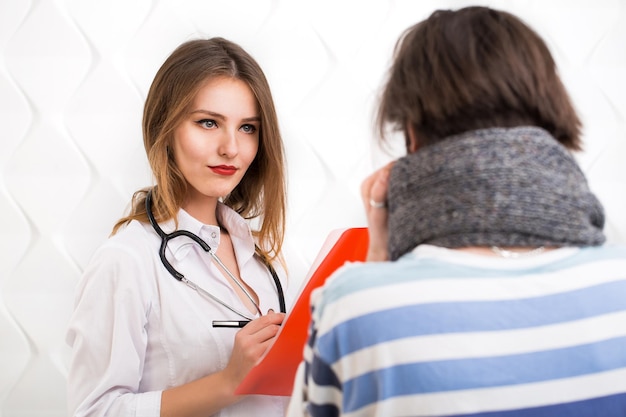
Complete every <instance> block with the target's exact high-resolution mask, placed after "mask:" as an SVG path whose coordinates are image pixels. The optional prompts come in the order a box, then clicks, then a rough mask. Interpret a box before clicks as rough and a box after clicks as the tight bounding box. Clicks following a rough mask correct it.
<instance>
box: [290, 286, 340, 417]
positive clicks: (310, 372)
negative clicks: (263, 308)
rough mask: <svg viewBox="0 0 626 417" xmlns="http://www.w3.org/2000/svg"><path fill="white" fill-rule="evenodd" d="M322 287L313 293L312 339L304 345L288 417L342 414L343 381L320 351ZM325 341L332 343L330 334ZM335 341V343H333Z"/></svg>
mask: <svg viewBox="0 0 626 417" xmlns="http://www.w3.org/2000/svg"><path fill="white" fill-rule="evenodd" d="M322 294H323V291H322V288H320V289H316V290H314V291H313V293H312V294H311V305H312V306H313V307H312V314H311V324H310V327H309V335H308V341H307V343H306V345H305V347H304V353H303V361H302V363H301V364H300V366H299V367H298V370H297V372H296V377H295V381H294V389H293V393H292V397H291V401H290V404H289V409H288V412H287V417H296V416H306V417H318V416H320V417H321V416H324V417H328V416H338V415H340V414H341V403H342V398H343V397H342V390H341V383H340V381H339V378H338V376H337V375H336V373H335V371H334V369H333V368H332V366H331V364H330V363H328V362H327V361H325V359H324V358H323V355H321V354H320V352H319V350H318V345H317V344H318V331H319V328H318V322H319V320H321V319H322V314H321V311H316V310H315V309H316V304H317V303H316V301H318V300H320V299H321V298H322ZM324 337H325V338H327V339H326V340H325V343H328V342H329V339H328V337H329V334H328V333H326V334H325V336H324ZM331 343H332V342H331Z"/></svg>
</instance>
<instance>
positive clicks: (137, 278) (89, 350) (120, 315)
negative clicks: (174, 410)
mask: <svg viewBox="0 0 626 417" xmlns="http://www.w3.org/2000/svg"><path fill="white" fill-rule="evenodd" d="M141 265H142V263H141V260H140V259H139V256H138V255H137V254H136V253H133V252H132V251H130V250H127V248H124V247H116V246H115V245H114V244H108V245H105V246H104V247H103V248H100V249H99V250H98V251H97V252H96V254H95V255H94V257H93V259H92V260H91V261H90V264H89V265H88V267H87V268H86V270H85V272H84V274H83V277H82V279H81V282H80V284H79V286H78V289H77V294H76V301H75V309H74V313H73V316H72V318H71V320H70V324H69V329H68V333H67V342H68V344H69V345H70V346H71V348H72V360H71V363H70V369H69V375H68V406H69V409H70V412H71V415H72V416H77V417H79V416H80V417H86V416H89V417H96V416H102V417H104V416H122V415H124V416H137V417H139V416H141V417H158V416H159V414H160V403H161V392H146V393H139V385H140V382H141V375H142V370H143V366H144V362H145V357H146V346H147V333H146V324H147V317H148V314H149V312H150V308H151V302H150V296H149V295H146V294H150V293H151V291H146V289H145V288H143V289H141V288H139V287H140V282H141V281H142V280H141V277H142V274H146V271H145V269H146V268H141Z"/></svg>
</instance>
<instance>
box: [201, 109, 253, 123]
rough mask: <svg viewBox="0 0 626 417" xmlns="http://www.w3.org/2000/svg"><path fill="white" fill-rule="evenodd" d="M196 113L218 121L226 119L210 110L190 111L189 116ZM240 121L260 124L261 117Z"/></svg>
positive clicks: (246, 118) (245, 118)
mask: <svg viewBox="0 0 626 417" xmlns="http://www.w3.org/2000/svg"><path fill="white" fill-rule="evenodd" d="M196 113H200V114H206V115H207V116H211V117H214V118H216V119H220V120H226V119H227V117H226V116H224V115H223V114H220V113H215V112H212V111H210V110H203V109H198V110H192V111H191V112H190V114H196ZM241 121H242V122H260V121H261V116H252V117H244V118H243V119H241Z"/></svg>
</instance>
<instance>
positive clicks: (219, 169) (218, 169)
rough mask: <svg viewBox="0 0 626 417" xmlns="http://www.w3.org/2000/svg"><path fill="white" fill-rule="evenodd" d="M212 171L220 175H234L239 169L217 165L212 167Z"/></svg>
mask: <svg viewBox="0 0 626 417" xmlns="http://www.w3.org/2000/svg"><path fill="white" fill-rule="evenodd" d="M209 168H211V171H213V172H215V173H216V174H218V175H233V174H234V173H235V172H237V168H235V167H234V166H232V165H216V166H210V167H209Z"/></svg>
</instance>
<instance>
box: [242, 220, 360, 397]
mask: <svg viewBox="0 0 626 417" xmlns="http://www.w3.org/2000/svg"><path fill="white" fill-rule="evenodd" d="M368 242H369V235H368V233H367V228H366V227H356V228H349V229H338V230H334V231H332V232H331V233H330V234H329V235H328V237H327V238H326V241H325V242H324V244H323V245H322V249H321V250H320V252H319V254H318V255H317V258H316V259H315V261H314V262H313V265H312V267H311V269H310V270H309V273H308V275H307V277H306V279H305V281H304V284H303V288H302V290H301V291H300V293H299V295H298V298H297V300H296V302H295V303H294V305H293V307H292V309H291V311H290V312H289V313H288V315H287V317H286V318H285V321H284V322H283V324H282V326H281V329H280V331H279V333H278V335H277V336H276V339H275V341H274V343H273V345H272V346H271V348H270V349H269V350H268V352H267V353H266V355H265V356H264V357H263V359H262V360H261V362H260V363H259V364H258V365H257V366H255V367H254V368H252V370H251V371H250V373H249V374H248V375H247V376H246V378H245V379H244V380H243V382H242V383H241V384H240V385H239V386H238V387H237V389H236V390H235V393H236V394H238V395H248V394H260V395H284V396H288V395H291V391H292V389H293V382H294V381H293V380H294V377H295V374H296V370H297V368H298V365H299V364H300V362H301V361H302V351H303V349H304V345H305V343H306V339H307V334H308V328H309V322H310V320H311V310H310V306H309V298H310V296H311V291H313V290H314V289H315V288H317V287H319V286H321V285H323V284H324V281H326V278H328V276H329V275H331V274H332V273H333V272H334V271H335V270H336V269H337V268H339V267H340V266H342V265H343V264H344V263H345V262H347V261H363V260H365V256H366V254H367V246H368Z"/></svg>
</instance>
